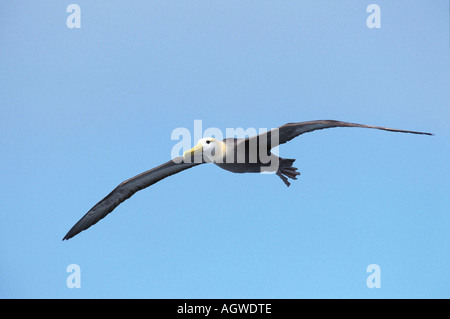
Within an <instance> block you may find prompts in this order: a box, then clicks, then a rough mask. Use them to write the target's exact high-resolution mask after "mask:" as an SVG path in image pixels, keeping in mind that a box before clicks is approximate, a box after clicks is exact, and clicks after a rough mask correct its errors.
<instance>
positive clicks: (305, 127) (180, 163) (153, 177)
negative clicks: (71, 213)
mask: <svg viewBox="0 0 450 319" xmlns="http://www.w3.org/2000/svg"><path fill="white" fill-rule="evenodd" d="M334 127H358V128H370V129H377V130H383V131H389V132H399V133H411V134H422V135H433V134H431V133H425V132H416V131H406V130H398V129H392V128H387V127H380V126H372V125H364V124H355V123H349V122H341V121H335V120H319V121H308V122H299V123H288V124H285V125H283V126H280V127H278V128H276V129H273V130H270V131H268V132H265V133H262V134H259V135H256V136H253V137H249V138H241V139H237V138H225V139H224V140H222V141H219V140H217V139H214V138H212V137H207V138H202V139H200V140H199V142H198V144H197V145H196V146H195V147H193V148H192V149H190V150H188V151H186V152H184V153H183V156H179V157H176V158H173V159H172V160H170V161H168V162H166V163H164V164H162V165H160V166H158V167H155V168H152V169H151V170H148V171H146V172H143V173H141V174H139V175H137V176H135V177H132V178H130V179H128V180H126V181H124V182H122V183H120V184H119V185H118V186H117V187H116V188H115V189H114V190H113V191H112V192H111V193H109V194H108V195H107V196H106V197H105V198H103V199H102V200H101V201H99V202H98V203H97V204H96V205H95V206H94V207H92V208H91V209H90V210H89V211H88V212H87V213H86V214H85V215H84V216H83V217H82V218H81V219H80V220H79V221H78V222H77V223H76V224H75V225H74V226H73V227H72V228H71V229H70V230H69V232H68V233H67V234H66V235H65V236H64V238H63V240H68V239H70V238H72V237H74V236H75V235H77V234H79V233H80V232H82V231H83V230H86V229H88V228H89V227H91V226H92V225H94V224H96V223H97V222H98V221H99V220H100V219H102V218H104V217H105V216H106V215H108V214H109V213H111V212H112V211H113V210H114V209H115V208H116V207H117V206H118V205H119V204H120V203H122V202H123V201H125V200H127V199H128V198H130V197H131V196H133V194H135V193H136V192H138V191H140V190H142V189H144V188H147V187H149V186H151V185H153V184H155V183H157V182H159V181H160V180H162V179H164V178H166V177H169V176H171V175H174V174H177V173H180V172H182V171H184V170H186V169H189V168H191V167H194V166H198V165H201V164H205V163H214V164H216V165H217V166H219V167H220V168H222V169H225V170H227V171H230V172H233V173H260V172H273V173H275V174H276V175H277V176H278V177H280V178H281V180H282V181H283V183H284V184H285V185H286V186H288V187H289V185H290V182H289V180H288V178H289V179H292V180H296V179H297V176H298V175H300V173H299V172H298V171H297V168H296V167H293V166H292V165H293V163H294V162H295V159H287V158H281V157H278V156H276V155H275V154H273V153H272V152H271V150H272V149H273V148H274V147H277V146H279V145H281V144H284V143H286V142H288V141H290V140H292V139H293V138H295V137H297V136H299V135H301V134H303V133H308V132H313V131H316V130H322V129H327V128H334Z"/></svg>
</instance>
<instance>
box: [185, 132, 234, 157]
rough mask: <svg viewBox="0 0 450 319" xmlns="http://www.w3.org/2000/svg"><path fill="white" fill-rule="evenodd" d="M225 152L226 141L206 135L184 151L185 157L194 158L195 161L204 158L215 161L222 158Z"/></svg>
mask: <svg viewBox="0 0 450 319" xmlns="http://www.w3.org/2000/svg"><path fill="white" fill-rule="evenodd" d="M224 152H225V143H223V142H221V141H219V140H216V139H215V138H212V137H205V138H202V139H200V140H199V141H198V143H197V145H196V146H194V147H193V148H191V149H190V150H188V151H186V152H184V153H183V158H184V159H186V158H193V159H194V162H195V161H198V160H199V159H200V160H201V157H202V155H203V158H204V160H205V161H207V162H215V161H216V160H217V159H219V158H220V159H222V157H223V156H224V154H225V153H224Z"/></svg>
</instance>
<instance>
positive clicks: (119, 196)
mask: <svg viewBox="0 0 450 319" xmlns="http://www.w3.org/2000/svg"><path fill="white" fill-rule="evenodd" d="M200 164H202V163H196V162H193V163H184V162H183V161H182V158H181V157H177V158H175V159H173V160H171V161H168V162H167V163H164V164H162V165H160V166H158V167H155V168H153V169H151V170H148V171H146V172H144V173H141V174H139V175H137V176H135V177H133V178H130V179H128V180H126V181H124V182H122V183H120V184H119V185H118V186H117V187H116V188H115V189H114V190H113V191H112V192H111V193H109V194H108V195H107V196H106V197H105V198H103V199H102V200H101V201H99V202H98V203H97V204H96V205H95V206H94V207H92V208H91V209H90V210H89V211H88V212H87V213H86V214H85V215H84V216H83V217H82V218H81V219H80V220H79V221H78V222H77V223H76V224H75V225H74V226H73V227H72V228H71V229H70V230H69V232H68V233H67V234H66V235H65V236H64V238H63V240H67V239H70V238H72V237H73V236H75V235H77V234H78V233H80V232H82V231H83V230H86V229H88V228H89V227H91V226H92V225H94V224H95V223H97V222H98V221H99V220H100V219H102V218H104V217H105V216H106V215H108V214H109V213H111V212H112V211H113V210H114V209H115V208H116V207H117V206H118V205H119V204H120V203H122V202H123V201H125V200H127V199H128V198H130V197H131V196H133V194H135V193H136V192H138V191H140V190H142V189H144V188H147V187H149V186H150V185H153V184H155V183H156V182H158V181H160V180H162V179H164V178H166V177H168V176H170V175H173V174H176V173H179V172H181V171H184V170H186V169H188V168H191V167H194V166H196V165H200Z"/></svg>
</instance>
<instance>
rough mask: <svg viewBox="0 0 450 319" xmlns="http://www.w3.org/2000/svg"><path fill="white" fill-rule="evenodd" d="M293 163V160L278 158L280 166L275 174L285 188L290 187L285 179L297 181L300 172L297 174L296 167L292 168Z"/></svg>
mask: <svg viewBox="0 0 450 319" xmlns="http://www.w3.org/2000/svg"><path fill="white" fill-rule="evenodd" d="M294 162H295V159H289V158H280V164H279V167H278V171H277V173H276V174H277V175H278V176H279V177H280V178H281V180H282V181H283V182H284V183H285V184H286V186H287V187H289V185H291V183H289V181H288V179H287V177H289V178H291V179H297V176H298V175H300V172H297V167H293V166H292V164H294Z"/></svg>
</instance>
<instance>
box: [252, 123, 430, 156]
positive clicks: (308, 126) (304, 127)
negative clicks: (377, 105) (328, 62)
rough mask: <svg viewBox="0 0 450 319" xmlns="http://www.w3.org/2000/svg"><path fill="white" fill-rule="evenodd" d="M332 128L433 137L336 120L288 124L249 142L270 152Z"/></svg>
mask: <svg viewBox="0 0 450 319" xmlns="http://www.w3.org/2000/svg"><path fill="white" fill-rule="evenodd" d="M332 127H362V128H372V129H377V130H384V131H390V132H400V133H412V134H425V135H433V134H431V133H424V132H415V131H405V130H397V129H393V128H387V127H380V126H372V125H364V124H356V123H348V122H341V121H334V120H320V121H308V122H299V123H288V124H285V125H283V126H280V127H279V128H276V129H273V130H271V131H268V132H265V133H262V134H259V135H257V136H253V137H251V138H250V139H249V140H251V139H255V138H256V139H257V140H258V144H259V145H261V144H264V145H267V148H268V149H269V150H270V149H271V148H273V147H276V146H278V145H280V144H284V143H286V142H288V141H290V140H292V139H293V138H295V137H297V136H299V135H300V134H303V133H308V132H312V131H315V130H323V129H325V128H332Z"/></svg>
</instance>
